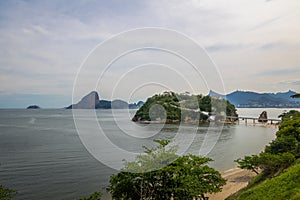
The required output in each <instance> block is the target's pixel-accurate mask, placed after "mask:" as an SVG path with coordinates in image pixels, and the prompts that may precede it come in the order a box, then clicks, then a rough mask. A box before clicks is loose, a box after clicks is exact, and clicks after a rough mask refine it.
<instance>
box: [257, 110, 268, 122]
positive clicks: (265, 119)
mask: <svg viewBox="0 0 300 200" xmlns="http://www.w3.org/2000/svg"><path fill="white" fill-rule="evenodd" d="M258 122H264V123H265V122H268V115H267V111H263V112H262V113H261V114H260V115H259V117H258Z"/></svg>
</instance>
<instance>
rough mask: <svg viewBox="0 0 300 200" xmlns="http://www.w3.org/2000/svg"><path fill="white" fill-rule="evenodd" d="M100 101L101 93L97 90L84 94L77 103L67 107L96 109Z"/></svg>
mask: <svg viewBox="0 0 300 200" xmlns="http://www.w3.org/2000/svg"><path fill="white" fill-rule="evenodd" d="M98 103H99V95H98V93H97V92H96V91H92V92H90V93H89V94H88V95H86V96H84V97H83V98H82V99H81V100H80V101H79V102H78V103H77V104H73V105H70V106H68V107H67V109H95V108H96V105H97V104H98Z"/></svg>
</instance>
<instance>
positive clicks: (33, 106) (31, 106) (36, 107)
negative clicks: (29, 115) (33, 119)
mask: <svg viewBox="0 0 300 200" xmlns="http://www.w3.org/2000/svg"><path fill="white" fill-rule="evenodd" d="M26 109H40V107H39V106H37V105H30V106H28V107H27V108H26Z"/></svg>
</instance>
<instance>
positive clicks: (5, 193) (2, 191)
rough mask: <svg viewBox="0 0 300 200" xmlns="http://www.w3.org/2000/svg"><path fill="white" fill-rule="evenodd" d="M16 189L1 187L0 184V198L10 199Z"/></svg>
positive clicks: (2, 199)
mask: <svg viewBox="0 0 300 200" xmlns="http://www.w3.org/2000/svg"><path fill="white" fill-rule="evenodd" d="M15 194H16V191H15V190H11V189H8V188H5V187H3V186H2V185H0V199H1V200H10V199H12V198H13V196H15Z"/></svg>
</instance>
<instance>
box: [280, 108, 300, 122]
mask: <svg viewBox="0 0 300 200" xmlns="http://www.w3.org/2000/svg"><path fill="white" fill-rule="evenodd" d="M278 117H279V118H282V120H283V121H286V120H290V119H297V118H298V119H299V118H300V112H299V111H297V110H290V111H289V112H287V113H283V114H281V115H279V116H278Z"/></svg>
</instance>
